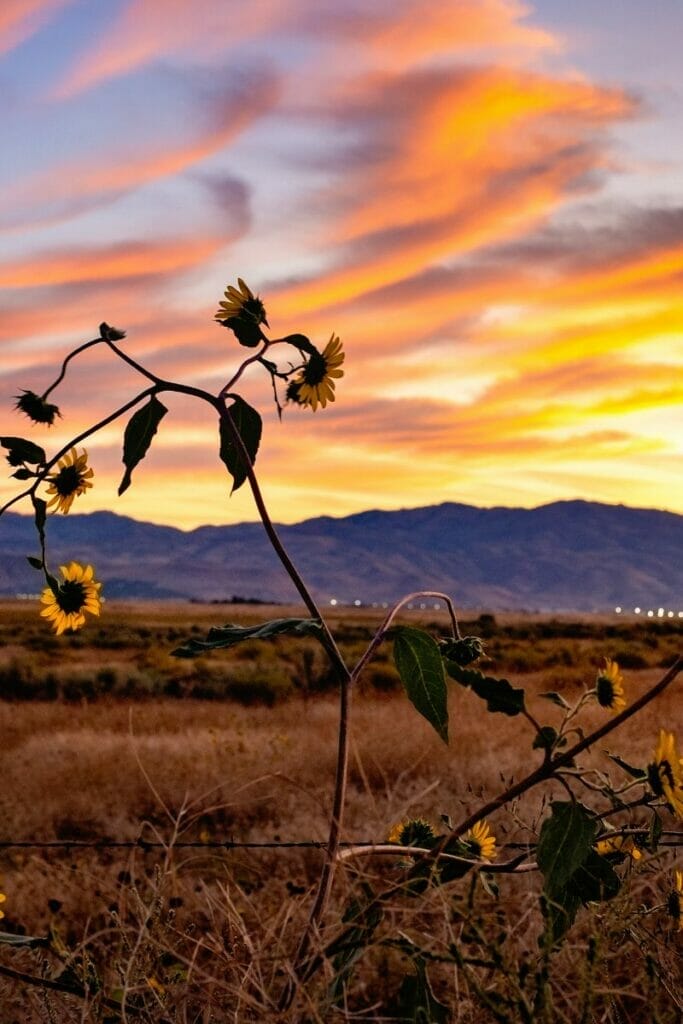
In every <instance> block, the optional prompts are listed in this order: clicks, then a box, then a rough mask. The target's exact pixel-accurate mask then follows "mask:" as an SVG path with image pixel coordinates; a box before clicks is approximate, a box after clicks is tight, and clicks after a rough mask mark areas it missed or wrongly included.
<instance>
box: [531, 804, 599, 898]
mask: <svg viewBox="0 0 683 1024" xmlns="http://www.w3.org/2000/svg"><path fill="white" fill-rule="evenodd" d="M550 809H551V814H550V817H549V818H546V820H545V821H544V822H543V825H542V827H541V834H540V836H539V839H538V847H537V848H536V860H537V861H538V866H539V868H540V869H541V871H542V872H543V876H544V885H543V887H544V890H545V892H546V893H547V895H548V896H550V897H553V896H555V895H556V894H557V893H559V892H560V890H561V889H562V888H563V887H564V886H565V885H566V884H567V882H568V881H569V879H570V878H571V876H572V875H573V874H574V872H575V871H577V870H578V868H580V867H581V865H582V864H583V862H584V861H585V860H586V858H587V857H588V855H589V853H590V852H591V849H592V846H593V842H594V840H595V833H596V823H595V821H594V820H593V819H592V818H591V817H590V815H589V812H588V810H587V809H586V808H585V807H584V806H583V804H581V803H578V802H575V801H560V800H555V801H553V802H552V803H551V805H550Z"/></svg>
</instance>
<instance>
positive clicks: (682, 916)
mask: <svg viewBox="0 0 683 1024" xmlns="http://www.w3.org/2000/svg"><path fill="white" fill-rule="evenodd" d="M666 909H667V912H668V913H669V914H670V916H671V917H673V919H674V922H675V924H676V926H677V928H678V929H679V931H683V871H674V887H673V889H672V890H671V892H670V893H669V897H668V899H667V901H666Z"/></svg>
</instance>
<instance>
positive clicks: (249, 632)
mask: <svg viewBox="0 0 683 1024" xmlns="http://www.w3.org/2000/svg"><path fill="white" fill-rule="evenodd" d="M285 635H287V636H312V637H315V639H316V640H320V642H321V643H322V642H323V638H324V633H323V628H322V625H321V624H320V622H319V620H318V619H271V620H270V622H262V623H260V624H258V625H256V626H236V625H233V624H232V623H228V624H227V625H225V626H214V627H213V628H212V629H210V630H209V632H208V633H207V636H206V640H195V639H194V638H192V639H190V640H186V641H185V643H184V644H183V645H182V646H181V647H176V649H175V650H174V651H172V652H171V653H172V654H174V655H175V657H176V658H196V657H197V656H198V655H200V654H206V652H207V651H217V650H222V649H224V648H226V647H234V646H235V644H239V643H241V642H242V640H269V639H270V638H271V637H274V636H285Z"/></svg>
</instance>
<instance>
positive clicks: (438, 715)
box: [392, 626, 448, 743]
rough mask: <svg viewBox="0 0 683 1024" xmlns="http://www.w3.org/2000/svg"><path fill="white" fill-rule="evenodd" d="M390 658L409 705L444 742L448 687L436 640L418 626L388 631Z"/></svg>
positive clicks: (446, 737) (445, 741)
mask: <svg viewBox="0 0 683 1024" xmlns="http://www.w3.org/2000/svg"><path fill="white" fill-rule="evenodd" d="M392 635H393V638H394V661H395V663H396V668H397V669H398V674H399V676H400V677H401V682H402V683H403V688H404V689H405V691H406V693H407V695H408V699H409V700H410V701H411V703H412V705H413V707H414V708H415V709H416V710H417V711H419V713H420V714H421V715H422V716H423V717H424V718H426V719H427V721H428V722H429V723H430V725H433V726H434V728H435V729H436V731H437V733H438V734H439V736H440V737H441V739H442V740H443V741H444V743H448V690H447V687H446V679H445V677H444V674H443V661H442V659H441V654H440V653H439V648H438V647H437V645H436V641H435V640H434V639H433V638H432V637H431V636H430V635H429V633H425V632H424V630H422V629H414V628H413V627H412V626H399V627H397V628H396V629H394V630H392Z"/></svg>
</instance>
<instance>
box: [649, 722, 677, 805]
mask: <svg viewBox="0 0 683 1024" xmlns="http://www.w3.org/2000/svg"><path fill="white" fill-rule="evenodd" d="M682 765H683V759H682V758H679V757H678V751H677V750H676V737H675V736H674V734H673V733H672V732H667V731H666V730H665V729H660V730H659V739H658V740H657V746H656V747H655V753H654V761H652V762H651V764H649V765H648V766H647V778H648V782H649V783H650V788H651V789H652V792H653V793H654V794H655V796H661V797H664V799H665V800H666V803H667V805H668V807H669V809H670V811H671V812H672V814H675V815H676V817H677V818H683V771H682V770H681V768H682Z"/></svg>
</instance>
